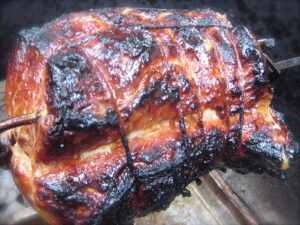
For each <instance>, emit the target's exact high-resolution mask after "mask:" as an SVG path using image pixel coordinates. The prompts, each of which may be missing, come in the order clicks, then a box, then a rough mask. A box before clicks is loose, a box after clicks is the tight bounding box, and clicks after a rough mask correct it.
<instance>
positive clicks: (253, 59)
mask: <svg viewBox="0 0 300 225" xmlns="http://www.w3.org/2000/svg"><path fill="white" fill-rule="evenodd" d="M232 33H233V34H234V35H236V36H237V38H238V44H237V48H238V50H239V51H240V55H241V59H242V60H243V62H244V63H254V64H255V66H254V67H253V69H252V70H251V71H250V73H251V74H252V76H253V79H252V81H251V82H252V85H253V88H256V89H258V88H260V87H262V86H264V85H266V84H268V83H269V78H268V76H267V72H266V69H265V65H264V62H263V57H262V55H261V53H260V51H259V50H258V47H257V43H256V41H255V40H254V39H253V38H252V37H251V33H250V31H249V30H248V29H247V28H245V27H244V26H239V27H236V28H235V29H233V30H232ZM251 88H252V87H251Z"/></svg>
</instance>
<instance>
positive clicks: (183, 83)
mask: <svg viewBox="0 0 300 225" xmlns="http://www.w3.org/2000/svg"><path fill="white" fill-rule="evenodd" d="M178 84H179V86H180V87H181V88H182V92H183V93H185V92H187V91H188V90H190V88H191V82H190V81H189V79H188V78H187V77H186V76H185V75H184V74H180V75H179V79H178Z"/></svg>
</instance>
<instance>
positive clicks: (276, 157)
mask: <svg viewBox="0 0 300 225" xmlns="http://www.w3.org/2000/svg"><path fill="white" fill-rule="evenodd" d="M286 149H293V148H292V147H283V146H282V145H280V144H278V143H273V140H272V138H271V137H270V136H269V135H268V134H267V133H266V132H262V131H260V132H258V133H255V134H254V135H253V136H252V137H251V138H250V140H249V141H247V142H245V143H244V144H243V151H244V152H245V154H246V155H245V156H243V157H242V158H241V159H238V160H237V161H231V162H228V164H227V166H229V167H231V168H233V169H235V170H236V171H237V172H240V173H242V174H245V173H248V172H255V173H263V172H267V173H269V174H270V175H274V176H279V177H281V175H282V171H281V169H280V168H281V163H282V161H283V158H282V152H285V151H286ZM288 157H289V156H288Z"/></svg>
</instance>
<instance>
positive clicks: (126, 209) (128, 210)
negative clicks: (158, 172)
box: [88, 170, 137, 225]
mask: <svg viewBox="0 0 300 225" xmlns="http://www.w3.org/2000/svg"><path fill="white" fill-rule="evenodd" d="M124 173H125V177H123V178H122V179H121V180H120V181H119V183H118V184H115V185H112V186H110V187H111V188H110V189H109V190H108V191H107V197H106V198H105V202H104V203H103V204H102V205H101V207H100V208H99V210H98V211H97V212H95V213H94V214H93V215H91V218H90V220H89V223H88V224H93V225H97V224H112V225H123V224H124V225H128V224H131V223H132V222H133V216H134V214H133V211H132V199H131V198H130V196H131V194H133V193H135V192H136V189H137V188H136V184H135V178H134V177H133V176H132V174H131V173H130V171H129V170H125V171H124Z"/></svg>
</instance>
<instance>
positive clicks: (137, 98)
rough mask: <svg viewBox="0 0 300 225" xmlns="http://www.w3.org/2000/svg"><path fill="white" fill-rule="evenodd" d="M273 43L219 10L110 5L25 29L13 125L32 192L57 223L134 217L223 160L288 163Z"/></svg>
mask: <svg viewBox="0 0 300 225" xmlns="http://www.w3.org/2000/svg"><path fill="white" fill-rule="evenodd" d="M271 99H272V90H271V88H270V85H269V81H268V77H267V74H266V71H265V61H264V56H263V54H262V52H261V50H260V48H259V46H258V44H257V41H256V39H255V37H254V36H253V35H252V34H251V33H250V32H249V30H247V29H246V28H245V27H233V26H232V25H231V24H230V22H229V21H228V20H227V18H226V16H224V15H221V14H218V13H216V12H213V11H210V10H202V11H200V10H195V11H183V10H157V9H130V8H118V9H103V10H92V11H87V12H80V13H73V14H69V15H65V16H62V17H60V18H58V19H56V20H54V21H53V22H51V23H49V24H46V25H44V26H43V27H42V28H32V29H31V30H25V31H21V32H20V37H19V39H18V41H17V42H16V45H15V47H14V49H13V51H12V54H11V57H10V61H9V65H8V72H7V87H6V107H7V111H8V113H9V116H11V117H13V116H17V115H22V114H26V113H32V112H36V113H40V114H41V116H40V119H39V120H38V122H37V123H36V124H34V125H30V126H24V127H21V128H16V129H14V130H11V131H9V132H7V133H5V134H4V135H2V140H3V141H2V145H3V146H4V147H5V149H6V152H7V151H8V150H7V149H8V148H10V149H11V151H12V156H11V170H12V172H13V174H14V177H15V180H16V183H17V185H18V186H19V188H20V190H21V192H22V193H23V194H24V195H25V196H26V197H27V198H28V200H29V201H30V202H31V204H32V205H33V206H34V207H35V208H36V209H37V211H38V212H39V213H40V214H41V215H42V216H43V217H44V218H45V219H46V220H48V221H49V222H50V223H52V224H127V223H131V222H132V219H133V217H134V216H142V215H144V214H146V213H148V212H152V211H155V210H161V209H165V208H166V207H168V205H169V203H170V202H171V201H172V200H173V199H174V197H175V196H176V195H178V194H180V193H182V194H183V195H188V193H187V190H186V189H185V187H186V186H187V185H188V184H189V183H190V182H192V181H193V180H195V179H197V178H198V177H199V176H201V175H204V174H206V173H207V172H209V171H210V170H211V169H213V168H214V167H217V166H228V167H232V168H235V169H237V170H238V171H240V172H243V173H245V172H249V171H254V172H263V171H267V172H269V173H271V174H280V171H281V169H286V167H287V166H288V159H289V158H292V157H293V154H294V153H295V151H296V150H297V148H296V146H295V144H294V143H293V142H292V141H291V137H290V134H289V132H288V129H287V126H286V125H285V124H284V122H283V120H282V116H281V115H280V114H279V113H277V112H275V111H274V110H273V109H272V108H271V107H270V102H271Z"/></svg>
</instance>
